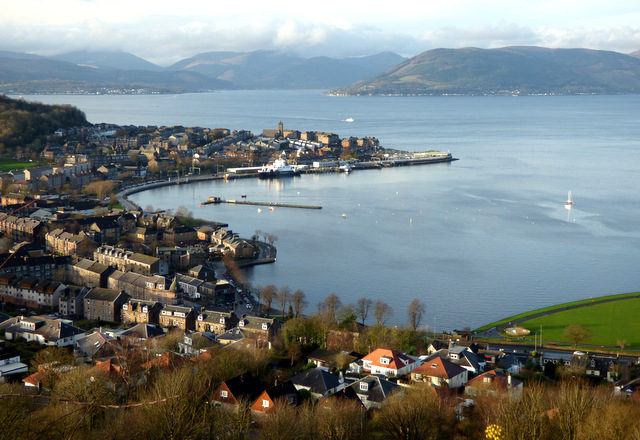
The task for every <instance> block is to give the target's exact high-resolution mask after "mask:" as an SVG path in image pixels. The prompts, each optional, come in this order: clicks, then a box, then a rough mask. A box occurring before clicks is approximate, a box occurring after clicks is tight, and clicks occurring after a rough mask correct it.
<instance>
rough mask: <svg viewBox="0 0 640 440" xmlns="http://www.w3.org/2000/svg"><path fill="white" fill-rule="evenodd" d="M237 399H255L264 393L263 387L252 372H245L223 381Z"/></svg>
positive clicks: (251, 400)
mask: <svg viewBox="0 0 640 440" xmlns="http://www.w3.org/2000/svg"><path fill="white" fill-rule="evenodd" d="M223 383H224V384H225V385H226V386H227V388H228V389H229V391H230V392H231V394H233V397H235V399H236V400H240V399H247V400H248V401H249V402H251V403H252V402H253V401H255V400H256V399H257V398H258V396H259V395H260V394H261V393H262V387H261V386H260V384H259V383H258V381H257V380H255V379H254V377H253V376H252V375H251V373H244V374H241V375H239V376H236V377H232V378H231V379H228V380H225V381H224V382H223Z"/></svg>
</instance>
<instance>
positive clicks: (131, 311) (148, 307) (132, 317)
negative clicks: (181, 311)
mask: <svg viewBox="0 0 640 440" xmlns="http://www.w3.org/2000/svg"><path fill="white" fill-rule="evenodd" d="M161 310H162V304H160V303H159V302H157V301H145V300H142V299H130V300H129V301H128V302H127V303H126V304H123V305H122V312H121V314H122V317H121V320H122V322H123V323H124V324H159V323H160V311H161Z"/></svg>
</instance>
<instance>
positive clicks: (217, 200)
mask: <svg viewBox="0 0 640 440" xmlns="http://www.w3.org/2000/svg"><path fill="white" fill-rule="evenodd" d="M219 203H230V204H232V205H254V206H267V207H270V208H276V207H278V208H301V209H322V206H315V205H296V204H291V203H277V202H251V201H248V200H225V199H222V198H220V197H209V198H208V199H207V201H206V202H202V203H201V204H200V205H211V204H219Z"/></svg>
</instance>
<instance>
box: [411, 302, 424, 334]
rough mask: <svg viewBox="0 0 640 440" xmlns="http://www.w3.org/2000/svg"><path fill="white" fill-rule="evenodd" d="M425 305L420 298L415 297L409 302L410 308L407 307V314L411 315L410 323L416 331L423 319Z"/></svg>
mask: <svg viewBox="0 0 640 440" xmlns="http://www.w3.org/2000/svg"><path fill="white" fill-rule="evenodd" d="M424 312H425V306H424V304H423V303H422V302H420V300H419V299H418V298H414V299H413V301H411V304H409V308H408V309H407V316H408V317H409V325H410V326H411V329H412V330H413V331H414V332H415V331H416V330H417V329H418V327H419V326H420V321H422V315H424Z"/></svg>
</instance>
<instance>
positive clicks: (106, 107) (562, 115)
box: [26, 91, 640, 331]
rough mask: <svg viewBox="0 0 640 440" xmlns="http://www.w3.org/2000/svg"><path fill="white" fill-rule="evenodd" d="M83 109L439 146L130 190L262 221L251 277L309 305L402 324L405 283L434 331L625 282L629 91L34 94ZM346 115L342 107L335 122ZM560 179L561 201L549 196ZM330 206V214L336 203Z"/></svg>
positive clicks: (631, 281)
mask: <svg viewBox="0 0 640 440" xmlns="http://www.w3.org/2000/svg"><path fill="white" fill-rule="evenodd" d="M26 98H27V99H30V100H31V99H35V100H40V101H42V102H47V103H49V102H55V103H71V104H74V105H77V106H78V107H79V108H81V109H82V110H84V111H85V112H86V114H87V117H88V119H89V120H90V121H91V122H113V123H117V124H136V125H147V124H153V125H176V124H180V125H185V126H193V125H200V126H205V127H210V128H215V127H225V128H230V129H249V130H251V131H253V132H254V133H260V132H261V131H262V129H263V128H275V127H276V126H277V123H278V121H280V120H282V121H283V122H284V125H285V128H295V129H298V130H301V131H302V130H321V131H332V132H335V133H338V134H339V135H340V136H341V137H346V136H359V137H363V136H375V137H377V138H379V139H380V141H381V144H382V145H383V146H386V147H391V148H404V149H408V150H413V151H424V150H427V149H432V148H436V149H440V150H444V151H446V150H450V151H451V152H452V153H453V155H454V157H458V158H460V160H459V161H456V162H453V163H451V164H438V165H428V166H418V167H403V168H391V169H384V170H370V171H356V172H354V173H351V174H350V175H342V174H330V175H313V176H311V175H310V176H306V175H305V176H300V177H296V178H291V179H288V180H282V181H261V180H257V179H255V180H254V179H243V180H238V181H230V182H215V183H201V184H194V185H182V186H180V187H171V188H163V189H159V190H152V191H147V192H145V193H141V194H137V195H135V196H134V197H132V199H133V200H134V201H135V202H136V203H138V204H139V205H140V206H142V207H146V206H148V205H151V206H153V207H154V208H156V209H158V208H162V209H164V208H174V209H175V208H176V207H178V206H180V205H183V206H185V207H186V208H187V209H189V210H191V211H193V213H194V214H195V215H196V216H198V217H202V218H206V219H210V220H216V221H222V222H227V223H229V225H230V228H231V229H233V230H234V231H235V232H238V233H239V234H240V235H241V236H244V237H250V236H251V235H253V234H254V233H255V231H256V230H262V231H266V232H269V233H272V234H275V235H276V236H277V237H278V241H277V242H276V243H275V244H276V246H277V247H278V261H277V263H275V264H272V265H263V266H258V267H255V268H253V269H251V270H249V271H248V277H249V279H250V280H251V281H252V283H253V284H254V285H265V284H269V283H273V284H276V285H277V286H282V285H288V286H289V287H290V288H291V289H292V291H293V290H296V289H302V290H303V291H304V292H305V293H306V295H307V298H308V301H309V306H308V308H307V312H311V311H314V310H315V309H316V305H317V304H318V303H319V302H320V301H322V300H323V299H324V298H325V297H326V296H327V295H329V294H331V293H336V294H337V295H338V296H339V297H340V299H341V300H342V302H343V303H345V304H346V303H353V302H355V301H356V300H357V299H358V298H360V297H362V296H368V297H371V298H373V299H374V300H375V299H382V300H384V301H386V302H387V303H389V304H390V305H391V306H392V307H393V309H394V315H393V321H394V323H395V324H398V325H400V324H404V323H406V320H407V318H406V308H407V306H408V304H409V303H410V302H411V300H412V299H413V298H415V297H417V298H420V299H421V300H422V301H423V302H424V303H425V305H426V307H427V312H426V314H425V318H424V320H423V324H426V325H429V326H430V327H431V328H433V326H435V327H436V330H438V331H439V330H442V329H447V330H451V329H454V328H463V327H466V326H469V327H477V326H480V325H482V324H485V323H488V322H490V321H493V320H495V319H500V318H503V317H505V316H508V315H512V314H515V313H519V312H523V311H527V310H529V309H532V308H538V307H544V306H548V305H552V304H557V303H561V302H567V301H572V300H577V299H582V298H588V297H590V296H601V295H609V294H617V293H623V292H631V291H637V290H640V289H639V288H638V281H639V279H638V278H639V277H638V275H637V263H638V261H639V258H638V257H639V256H640V255H639V254H640V246H639V244H640V243H639V241H640V232H639V231H640V208H639V207H640V204H639V202H640V200H639V199H640V191H639V189H640V188H639V186H640V184H639V183H638V179H637V177H636V175H637V168H638V164H639V163H640V123H639V122H640V121H639V119H640V116H639V115H640V113H638V111H637V109H638V108H639V107H640V96H573V97H562V96H537V97H433V98H425V97H415V98H414V97H328V96H324V95H322V93H320V92H316V91H292V92H282V91H242V92H220V93H213V94H202V95H198V94H194V95H178V96H175V97H174V96H37V97H26ZM346 118H353V119H354V122H353V123H347V122H345V119H346ZM568 190H571V191H572V194H573V200H574V203H575V206H574V208H573V209H572V210H570V211H569V210H566V209H565V208H564V201H565V200H566V198H567V192H568ZM241 194H247V197H248V199H249V200H255V201H269V202H282V203H300V204H313V205H321V206H322V207H323V209H322V210H319V211H316V210H302V209H284V208H277V209H276V210H274V211H273V212H270V211H268V210H264V209H263V212H261V213H258V211H257V208H256V207H247V206H233V205H215V206H214V205H207V206H205V207H203V208H200V207H199V204H200V202H202V201H203V200H206V198H207V197H209V196H212V195H216V196H221V197H224V198H230V199H231V198H239V196H240V195H241ZM343 214H344V215H345V216H346V218H345V217H344V216H343Z"/></svg>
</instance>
